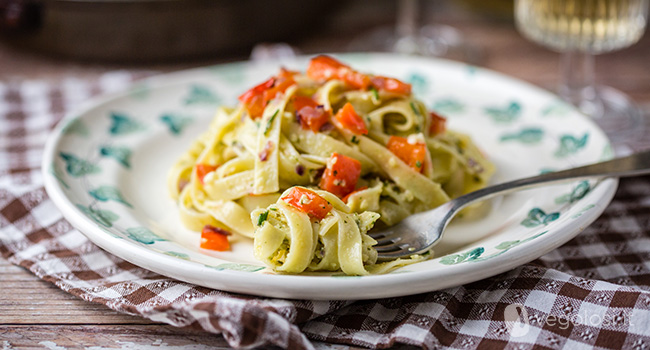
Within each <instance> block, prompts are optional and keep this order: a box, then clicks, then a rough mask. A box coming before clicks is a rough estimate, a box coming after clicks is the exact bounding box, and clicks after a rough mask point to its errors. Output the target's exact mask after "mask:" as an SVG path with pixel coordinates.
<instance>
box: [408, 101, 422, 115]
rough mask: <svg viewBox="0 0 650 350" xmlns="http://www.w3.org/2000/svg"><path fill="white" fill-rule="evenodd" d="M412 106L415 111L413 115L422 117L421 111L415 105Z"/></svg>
mask: <svg viewBox="0 0 650 350" xmlns="http://www.w3.org/2000/svg"><path fill="white" fill-rule="evenodd" d="M410 104H411V109H412V110H413V113H415V115H417V116H420V110H419V109H418V108H417V107H416V106H415V103H413V102H411V103H410Z"/></svg>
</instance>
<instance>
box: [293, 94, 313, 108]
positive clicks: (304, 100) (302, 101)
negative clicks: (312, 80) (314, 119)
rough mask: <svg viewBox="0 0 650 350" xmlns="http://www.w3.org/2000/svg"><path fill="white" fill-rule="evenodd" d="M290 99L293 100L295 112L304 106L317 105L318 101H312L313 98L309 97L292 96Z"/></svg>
mask: <svg viewBox="0 0 650 350" xmlns="http://www.w3.org/2000/svg"><path fill="white" fill-rule="evenodd" d="M292 100H293V108H294V109H295V110H296V112H297V111H299V110H301V109H303V108H304V107H312V108H316V107H318V103H317V102H316V101H314V99H313V98H311V97H307V96H294V97H293V98H292Z"/></svg>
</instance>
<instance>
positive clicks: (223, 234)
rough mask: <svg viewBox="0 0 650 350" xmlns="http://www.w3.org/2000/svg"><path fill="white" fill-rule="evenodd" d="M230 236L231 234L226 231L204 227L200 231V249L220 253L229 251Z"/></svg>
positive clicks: (209, 226)
mask: <svg viewBox="0 0 650 350" xmlns="http://www.w3.org/2000/svg"><path fill="white" fill-rule="evenodd" d="M230 235H231V233H230V232H228V231H227V230H224V229H222V228H219V227H214V226H211V225H205V226H203V229H202V230H201V248H203V249H210V250H217V251H220V252H224V251H227V250H230V242H228V236H230Z"/></svg>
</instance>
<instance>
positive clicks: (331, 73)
mask: <svg viewBox="0 0 650 350" xmlns="http://www.w3.org/2000/svg"><path fill="white" fill-rule="evenodd" d="M341 68H347V69H349V68H350V67H348V66H346V65H345V64H343V63H341V62H339V61H337V60H336V59H334V58H332V57H330V56H326V55H320V56H316V57H314V58H312V59H311V61H309V66H308V67H307V76H308V77H310V78H312V79H314V80H330V79H336V78H337V77H338V72H339V69H341Z"/></svg>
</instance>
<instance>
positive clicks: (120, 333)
mask: <svg viewBox="0 0 650 350" xmlns="http://www.w3.org/2000/svg"><path fill="white" fill-rule="evenodd" d="M0 346H2V348H3V349H43V348H47V349H56V350H65V349H72V348H73V349H83V348H89V349H154V348H156V349H159V348H166V349H184V350H190V349H191V350H203V349H205V350H207V349H210V350H213V349H214V350H216V349H230V347H229V346H228V344H227V343H226V341H225V340H224V339H223V337H221V336H219V335H211V334H208V333H205V332H198V331H191V330H186V329H180V328H176V327H172V326H163V325H66V326H65V327H61V326H58V325H4V326H0Z"/></svg>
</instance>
